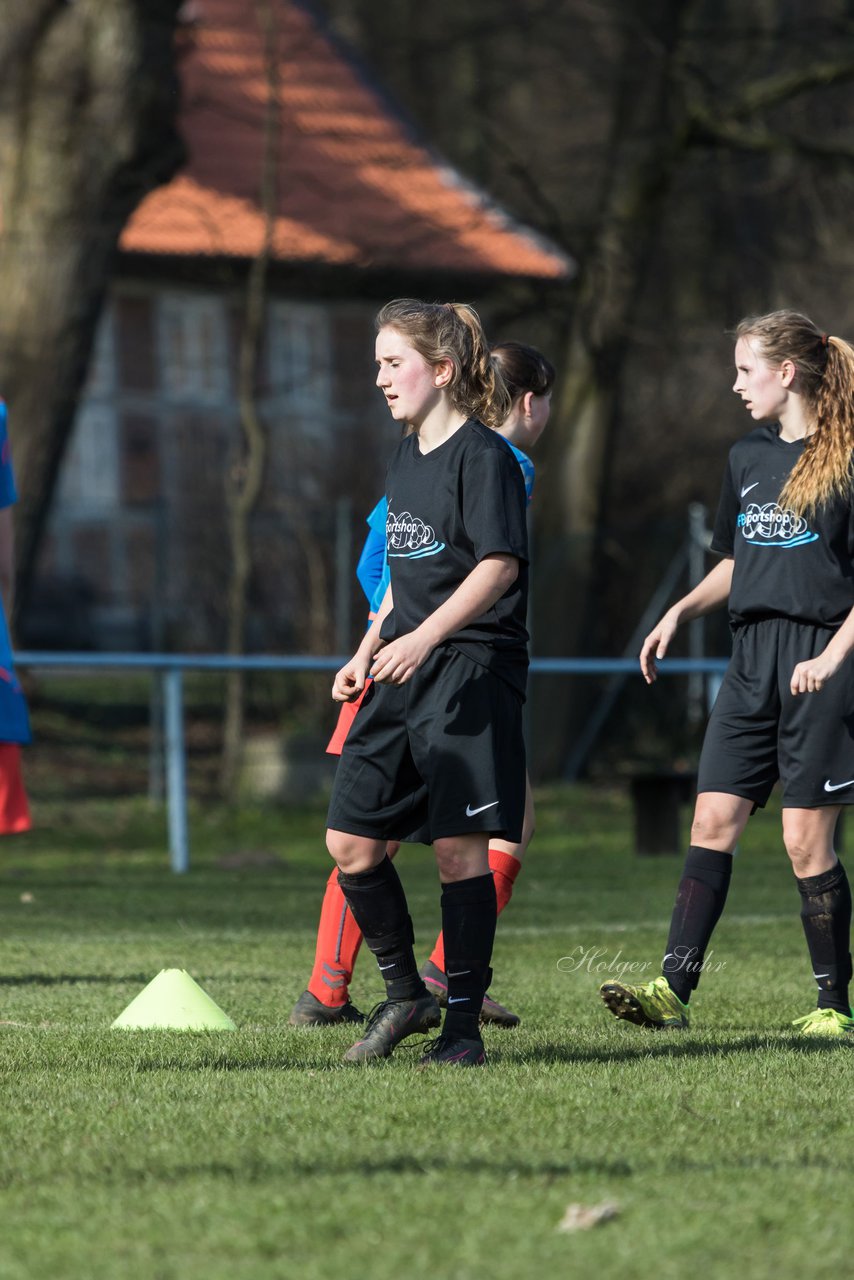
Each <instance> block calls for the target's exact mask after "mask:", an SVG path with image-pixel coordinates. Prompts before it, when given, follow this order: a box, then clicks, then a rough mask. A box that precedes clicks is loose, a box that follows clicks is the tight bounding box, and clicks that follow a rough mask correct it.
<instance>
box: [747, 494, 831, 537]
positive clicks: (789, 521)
mask: <svg viewBox="0 0 854 1280" xmlns="http://www.w3.org/2000/svg"><path fill="white" fill-rule="evenodd" d="M737 524H738V527H739V529H741V532H742V534H743V536H744V538H745V541H747V542H749V543H751V544H752V545H753V546H754V547H800V546H803V544H804V543H805V542H816V541H818V534H817V533H813V532H812V530H811V529H810V527H809V526H808V524H807V522H806V520H805V519H804V518H803V516H796V515H795V513H794V511H789V510H786V509H784V508H783V507H781V506H780V504H779V503H778V502H764V503H759V502H751V503H750V504H749V505H748V508H747V510H746V511H743V512H742V513H741V515H740V516H739V517H738V521H737Z"/></svg>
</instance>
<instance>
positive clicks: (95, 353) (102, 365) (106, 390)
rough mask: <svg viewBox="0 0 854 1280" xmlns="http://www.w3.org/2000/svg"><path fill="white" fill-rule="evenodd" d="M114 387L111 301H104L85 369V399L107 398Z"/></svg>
mask: <svg viewBox="0 0 854 1280" xmlns="http://www.w3.org/2000/svg"><path fill="white" fill-rule="evenodd" d="M115 389H116V332H115V316H114V314H113V305H112V303H111V302H105V303H104V307H103V309H102V311H101V318H100V320H99V321H98V328H97V330H96V333H95V341H94V343H93V346H92V354H91V356H90V357H89V368H88V369H87V371H86V388H85V391H84V395H85V398H86V400H109V399H110V398H111V397H112V395H113V393H114V392H115Z"/></svg>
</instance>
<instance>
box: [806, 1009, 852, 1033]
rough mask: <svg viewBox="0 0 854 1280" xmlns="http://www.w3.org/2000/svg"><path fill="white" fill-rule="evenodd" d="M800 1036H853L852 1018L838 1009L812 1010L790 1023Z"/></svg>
mask: <svg viewBox="0 0 854 1280" xmlns="http://www.w3.org/2000/svg"><path fill="white" fill-rule="evenodd" d="M792 1026H793V1027H797V1028H798V1031H799V1032H800V1034H801V1035H802V1036H835V1037H837V1038H838V1037H839V1036H854V1018H849V1017H848V1015H847V1014H845V1013H840V1012H839V1010H838V1009H813V1010H812V1012H811V1013H807V1014H805V1015H804V1017H803V1018H795V1021H794V1022H793V1023H792Z"/></svg>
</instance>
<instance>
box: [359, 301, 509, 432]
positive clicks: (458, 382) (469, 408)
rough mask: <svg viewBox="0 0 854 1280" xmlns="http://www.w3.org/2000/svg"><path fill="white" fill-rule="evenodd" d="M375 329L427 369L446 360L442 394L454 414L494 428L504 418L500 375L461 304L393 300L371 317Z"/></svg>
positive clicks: (474, 318) (505, 398)
mask: <svg viewBox="0 0 854 1280" xmlns="http://www.w3.org/2000/svg"><path fill="white" fill-rule="evenodd" d="M376 329H377V333H379V331H380V329H394V331H395V332H396V333H399V334H400V335H401V337H403V338H405V339H406V340H407V342H409V343H410V344H411V346H413V347H414V348H415V350H416V351H417V352H418V354H419V355H420V356H423V357H424V359H425V360H426V361H427V363H428V364H438V363H439V361H440V360H450V362H451V364H452V365H453V373H452V375H451V380H450V382H449V383H448V385H447V387H446V390H447V392H448V395H449V396H450V398H451V402H452V404H453V406H454V408H455V409H458V410H459V411H460V413H464V414H466V415H467V417H471V418H479V419H480V421H481V422H483V423H485V425H486V426H488V427H498V426H500V425H501V423H502V422H503V421H504V419H505V418H506V417H507V415H508V413H509V412H510V407H511V403H512V401H511V397H510V393H509V391H508V390H507V387H506V386H505V383H504V377H503V376H502V373H501V370H500V369H499V368H498V366H497V365H496V364H495V362H494V361H493V360H492V359H491V358H490V354H489V347H488V345H487V341H486V335H485V334H484V332H483V326H482V325H481V323H480V318H479V316H478V314H477V312H476V311H475V310H474V308H473V307H470V306H467V305H466V303H464V302H420V301H419V300H418V299H417V298H397V299H396V300H395V301H394V302H387V303H386V305H385V306H384V307H382V308H381V310H380V311H379V312H378V313H377V318H376Z"/></svg>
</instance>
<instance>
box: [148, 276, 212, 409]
mask: <svg viewBox="0 0 854 1280" xmlns="http://www.w3.org/2000/svg"><path fill="white" fill-rule="evenodd" d="M158 335H159V349H160V363H161V369H162V371H163V389H164V391H165V393H166V395H167V396H168V397H169V399H170V400H177V401H183V402H187V401H190V402H192V403H194V404H220V403H222V401H223V400H225V399H226V398H227V396H228V391H229V387H228V359H227V355H228V353H227V345H226V320H225V311H224V307H223V303H222V300H221V299H220V298H217V297H211V296H205V295H203V294H193V293H165V294H163V296H162V297H161V298H160V299H159V306H158Z"/></svg>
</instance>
